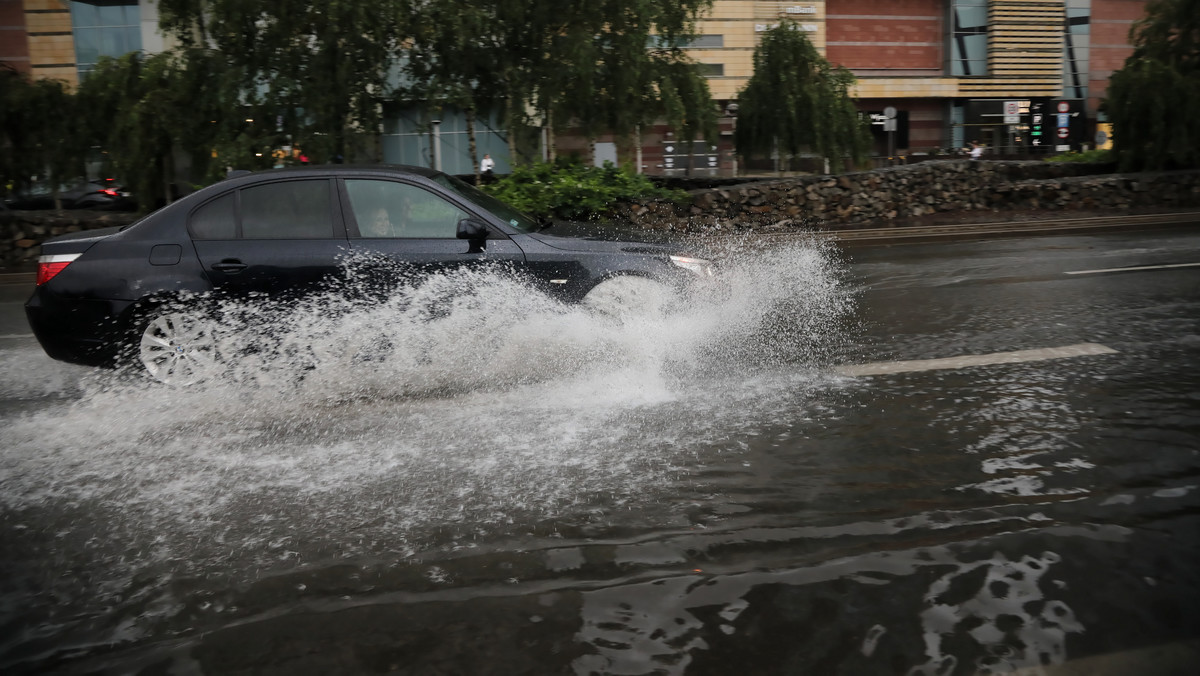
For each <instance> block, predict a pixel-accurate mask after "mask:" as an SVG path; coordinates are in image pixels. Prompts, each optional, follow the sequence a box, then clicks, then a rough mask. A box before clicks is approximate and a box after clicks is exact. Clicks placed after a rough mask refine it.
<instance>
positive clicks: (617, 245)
mask: <svg viewBox="0 0 1200 676" xmlns="http://www.w3.org/2000/svg"><path fill="white" fill-rule="evenodd" d="M529 237H532V238H534V239H536V240H538V241H539V242H541V243H543V244H545V245H547V246H552V247H554V248H555V249H562V250H564V251H591V252H610V251H611V252H618V251H619V252H625V253H642V254H660V255H669V254H674V253H680V252H681V251H682V250H683V245H682V244H680V243H679V242H677V241H674V239H675V238H676V237H677V235H675V234H674V233H665V232H658V231H652V230H643V229H641V228H636V227H632V226H628V225H612V224H593V223H555V224H554V225H553V226H552V227H551V228H550V229H548V230H542V231H541V232H535V233H531V234H529Z"/></svg>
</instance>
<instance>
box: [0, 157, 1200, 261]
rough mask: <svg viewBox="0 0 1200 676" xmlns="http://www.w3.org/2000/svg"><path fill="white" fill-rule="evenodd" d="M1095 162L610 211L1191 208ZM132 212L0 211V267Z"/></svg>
mask: <svg viewBox="0 0 1200 676" xmlns="http://www.w3.org/2000/svg"><path fill="white" fill-rule="evenodd" d="M1104 169H1105V168H1104V167H1097V166H1094V165H1079V164H1059V163H1052V162H1016V161H1012V162H1010V161H976V162H972V161H969V160H934V161H928V162H921V163H920V164H914V165H908V166H900V167H887V168H883V169H875V170H872V171H864V172H858V173H852V174H844V175H841V176H801V177H796V178H788V179H779V180H767V181H756V182H753V183H743V184H740V185H733V186H725V187H719V188H711V189H705V190H693V191H692V192H691V193H690V194H691V198H692V199H691V203H690V204H685V205H676V204H673V203H669V202H661V201H647V202H641V203H634V204H622V205H618V206H617V208H616V209H615V214H614V215H615V216H616V217H618V218H625V219H628V220H632V221H633V222H635V223H637V224H639V225H641V226H643V227H646V228H655V229H671V230H680V231H688V232H705V231H710V230H730V229H733V230H765V231H779V230H787V229H789V228H811V227H814V226H819V227H821V228H823V229H827V230H839V229H853V228H868V227H870V228H875V227H886V226H887V225H889V224H897V223H902V222H904V221H905V220H907V219H912V218H921V217H926V216H931V215H937V214H943V215H946V216H947V217H949V216H950V215H952V214H957V213H962V214H964V215H965V214H971V213H976V214H978V213H984V212H989V211H990V212H1001V213H1012V212H1019V211H1032V210H1039V211H1043V212H1044V211H1063V212H1069V211H1089V212H1095V211H1101V212H1105V213H1113V214H1119V213H1121V212H1123V211H1130V210H1134V209H1151V208H1152V209H1173V208H1184V209H1187V208H1197V207H1200V171H1176V172H1161V173H1143V174H1110V173H1097V172H1100V171H1103V170H1104ZM135 218H136V216H135V215H134V214H127V213H114V212H86V211H7V212H0V268H14V267H21V266H26V265H31V264H32V263H33V262H34V261H36V260H37V256H38V254H39V249H40V247H39V244H40V243H41V242H42V240H44V239H48V238H50V237H55V236H57V235H61V234H65V233H69V232H78V231H80V230H88V229H92V228H102V227H108V226H111V225H124V224H126V223H131V222H133V220H134V219H135Z"/></svg>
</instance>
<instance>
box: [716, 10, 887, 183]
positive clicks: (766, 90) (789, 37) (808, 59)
mask: <svg viewBox="0 0 1200 676" xmlns="http://www.w3.org/2000/svg"><path fill="white" fill-rule="evenodd" d="M854 82H855V78H854V75H853V74H851V73H850V71H848V70H846V69H845V68H842V67H840V66H837V67H835V66H833V65H832V64H830V63H829V62H828V61H826V60H825V58H824V57H822V56H821V55H820V53H819V52H817V49H816V47H814V46H813V44H812V43H811V42H810V41H809V40H808V38H807V37H806V36H805V35H804V33H803V32H802V31H801V30H800V27H799V26H798V25H797V24H796V23H795V22H793V21H788V20H785V21H783V22H781V23H780V24H779V25H778V26H776V27H775V28H772V29H771V30H769V31H766V32H765V33H763V36H762V42H761V43H760V44H759V46H758V47H757V48H755V50H754V75H753V76H751V78H750V80H749V82H747V83H746V86H745V88H743V89H742V91H741V92H740V93H739V94H738V128H737V132H736V137H735V140H736V143H737V148H738V152H739V153H740V154H743V155H749V154H751V153H756V152H757V153H763V152H778V153H780V154H785V155H788V156H794V155H799V154H800V153H802V152H804V151H809V152H812V153H815V154H816V155H818V156H820V157H824V158H827V159H831V160H834V161H835V162H847V161H848V162H850V163H852V164H857V163H859V162H861V161H862V160H863V159H864V158H865V157H866V154H867V150H868V148H869V147H870V138H869V136H868V134H867V131H866V128H865V126H864V123H863V121H862V120H861V119H860V117H859V115H858V112H857V110H856V109H855V107H854V102H853V101H852V100H851V99H850V95H849V90H850V87H851V85H853V84H854Z"/></svg>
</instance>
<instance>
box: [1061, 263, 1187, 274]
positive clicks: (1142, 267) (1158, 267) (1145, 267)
mask: <svg viewBox="0 0 1200 676" xmlns="http://www.w3.org/2000/svg"><path fill="white" fill-rule="evenodd" d="M1194 267H1200V263H1174V264H1172V265H1140V266H1138V267H1133V268H1105V269H1103V270H1070V271H1068V272H1064V273H1063V274H1065V275H1098V274H1100V273H1102V272H1132V271H1134V270H1166V269H1168V268H1194Z"/></svg>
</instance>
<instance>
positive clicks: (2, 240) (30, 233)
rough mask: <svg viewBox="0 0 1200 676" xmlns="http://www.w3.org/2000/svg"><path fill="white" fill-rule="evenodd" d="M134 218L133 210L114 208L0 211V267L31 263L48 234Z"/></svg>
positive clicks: (76, 230) (123, 221) (88, 228)
mask: <svg viewBox="0 0 1200 676" xmlns="http://www.w3.org/2000/svg"><path fill="white" fill-rule="evenodd" d="M136 219H137V215H136V214H131V213H125V212H116V211H0V268H19V267H28V266H32V265H33V264H34V263H36V262H37V257H38V255H39V254H40V253H41V243H42V241H43V240H47V239H50V238H51V237H58V236H59V235H66V234H68V233H72V232H80V231H82V230H94V229H96V228H107V227H111V226H114V225H126V224H129V223H132V222H133V221H134V220H136Z"/></svg>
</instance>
